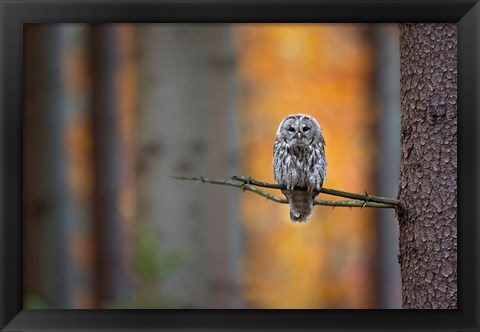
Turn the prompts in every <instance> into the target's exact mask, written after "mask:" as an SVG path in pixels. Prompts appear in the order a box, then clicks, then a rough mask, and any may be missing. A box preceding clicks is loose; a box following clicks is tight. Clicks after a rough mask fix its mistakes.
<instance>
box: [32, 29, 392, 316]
mask: <svg viewBox="0 0 480 332" xmlns="http://www.w3.org/2000/svg"><path fill="white" fill-rule="evenodd" d="M24 75H25V77H24V116H23V119H24V140H23V142H24V295H25V297H24V307H26V308H132V309H134V308H399V307H400V306H401V294H400V272H399V271H400V268H399V265H398V262H397V253H398V229H397V227H398V226H397V223H396V220H395V216H394V211H393V210H390V209H389V210H385V209H368V208H363V209H359V208H356V209H348V208H335V209H332V208H330V207H325V206H316V207H315V209H314V213H313V215H312V218H311V220H310V221H309V222H308V223H307V224H292V223H291V222H290V221H289V213H288V206H287V205H279V204H277V203H274V202H271V201H267V200H266V199H265V198H263V197H260V196H257V195H255V194H252V193H248V192H245V193H242V191H241V190H238V189H235V188H230V187H223V186H216V185H209V184H202V183H196V182H191V181H179V180H175V179H172V178H171V177H170V176H172V175H199V174H201V175H205V176H208V177H212V178H219V179H222V178H223V179H227V178H229V177H230V176H232V175H246V176H251V177H253V178H255V179H258V180H263V181H267V182H274V180H273V171H272V165H271V163H272V153H273V142H274V139H275V133H276V129H277V127H278V125H279V123H280V121H281V119H282V118H284V117H285V116H286V115H287V114H290V113H307V114H311V115H313V116H314V117H315V118H316V119H317V120H318V121H319V123H320V125H321V126H322V128H323V133H324V137H325V140H326V156H327V161H328V164H329V170H328V174H327V178H326V182H325V184H324V186H325V187H327V188H334V189H339V190H345V191H350V192H358V193H364V192H365V191H367V192H368V193H372V194H376V195H380V196H387V197H396V195H397V189H398V179H399V155H400V153H399V145H400V143H399V139H400V132H399V127H400V108H399V107H400V106H399V99H400V97H399V82H400V77H399V75H400V74H399V46H398V31H397V26H396V25H389V24H146V25H145V24H117V25H90V24H53V25H49V24H27V25H25V26H24ZM271 192H272V193H274V194H276V195H281V193H280V192H277V191H271ZM325 198H326V199H328V198H331V197H328V196H327V197H325Z"/></svg>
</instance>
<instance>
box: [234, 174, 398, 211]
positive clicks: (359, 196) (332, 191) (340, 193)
mask: <svg viewBox="0 0 480 332" xmlns="http://www.w3.org/2000/svg"><path fill="white" fill-rule="evenodd" d="M232 179H234V180H238V181H242V182H244V183H248V184H251V185H254V186H257V187H263V188H272V189H286V188H285V186H282V185H279V184H273V183H267V182H262V181H257V180H254V179H252V178H249V177H246V176H236V175H234V176H232ZM295 189H296V190H307V189H306V188H295ZM320 192H321V193H323V194H327V195H332V196H339V197H345V198H353V199H358V200H361V201H367V202H368V201H370V202H377V203H385V204H392V205H398V204H399V201H398V200H396V199H392V198H386V197H380V196H372V195H368V194H367V193H365V195H362V194H354V193H350V192H346V191H340V190H335V189H327V188H321V189H320Z"/></svg>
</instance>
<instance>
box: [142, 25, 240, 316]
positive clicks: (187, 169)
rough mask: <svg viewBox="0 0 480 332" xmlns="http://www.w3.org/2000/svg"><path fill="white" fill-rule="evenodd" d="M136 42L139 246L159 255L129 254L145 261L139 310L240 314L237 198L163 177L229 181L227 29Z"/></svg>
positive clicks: (169, 32) (173, 32)
mask: <svg viewBox="0 0 480 332" xmlns="http://www.w3.org/2000/svg"><path fill="white" fill-rule="evenodd" d="M138 35H139V77H140V79H139V114H138V165H137V176H138V188H137V195H138V196H137V202H138V206H137V211H138V212H137V220H138V222H139V223H140V231H139V234H138V238H137V241H138V243H145V241H143V239H144V238H146V236H147V234H148V233H150V234H153V236H154V239H155V240H154V243H155V246H156V248H155V250H156V254H157V256H158V257H150V258H148V257H145V254H146V252H148V250H147V251H141V250H139V251H137V253H140V254H141V253H142V252H143V253H144V254H143V256H141V257H136V260H137V261H138V262H142V261H145V264H143V265H142V266H143V268H142V270H141V274H140V275H139V280H138V289H137V294H138V299H137V300H138V305H139V306H140V307H149V306H158V305H164V306H167V307H168V306H175V307H178V306H180V307H198V308H208V307H217V308H226V307H233V306H238V305H239V297H238V289H237V288H236V287H237V286H236V285H237V284H238V282H237V280H236V278H237V276H238V275H239V273H238V266H237V264H238V262H239V261H240V257H239V256H240V249H239V247H240V245H241V243H240V234H241V232H240V230H239V227H240V226H239V224H240V223H239V220H238V207H237V204H238V195H239V193H237V192H236V191H235V190H230V191H229V190H228V189H227V190H226V189H225V188H219V187H217V186H204V185H200V184H199V185H195V184H193V185H192V184H191V183H186V182H181V181H180V182H179V181H176V180H174V179H171V178H170V176H171V175H178V174H206V175H210V176H213V177H219V178H222V177H228V176H230V175H233V174H235V173H236V172H237V169H238V162H239V161H238V151H237V150H238V140H237V131H238V121H237V118H236V114H237V112H236V109H235V106H236V97H237V86H236V83H235V79H236V73H235V69H236V66H235V62H236V61H235V55H234V54H235V53H234V50H233V41H232V40H231V39H232V36H231V32H230V28H229V27H226V26H224V25H221V26H220V25H219V26H217V25H207V26H205V25H203V24H202V25H166V24H160V25H144V26H141V27H140V28H139V31H138ZM142 230H143V231H142ZM152 241H153V240H152ZM156 258H157V259H156ZM153 261H156V262H153ZM146 263H150V264H157V265H158V266H156V267H155V266H154V267H152V266H150V268H147V265H146ZM158 271H162V273H159V272H158ZM147 281H148V282H147Z"/></svg>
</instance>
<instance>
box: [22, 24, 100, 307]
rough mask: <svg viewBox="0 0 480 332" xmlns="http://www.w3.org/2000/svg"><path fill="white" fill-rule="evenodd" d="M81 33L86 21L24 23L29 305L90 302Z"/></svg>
mask: <svg viewBox="0 0 480 332" xmlns="http://www.w3.org/2000/svg"><path fill="white" fill-rule="evenodd" d="M84 31H85V29H84V26H82V25H27V27H26V28H25V37H26V39H25V40H26V43H25V112H24V115H25V120H24V129H25V130H24V143H25V151H24V162H25V169H24V208H25V220H24V222H25V227H24V229H25V233H24V235H25V238H24V240H25V241H24V252H25V273H24V275H25V284H24V287H25V293H26V295H27V298H26V302H25V306H26V307H38V306H41V307H49V308H55V309H57V308H58V309H68V308H90V307H91V306H92V301H91V296H92V294H91V283H92V280H91V275H90V274H91V264H90V263H91V262H90V260H89V251H88V250H89V246H90V242H89V240H88V238H89V220H90V203H89V188H88V187H89V186H88V181H86V179H88V178H89V176H90V174H89V172H88V170H87V171H84V169H85V167H82V166H83V165H84V164H83V163H84V162H85V161H86V160H87V159H88V158H89V154H88V148H85V149H72V146H78V144H79V138H80V141H82V139H81V138H82V137H85V136H88V135H89V131H88V129H87V127H88V126H86V125H85V124H86V123H87V121H86V119H87V108H86V107H85V100H86V99H87V94H88V92H87V87H86V85H85V84H83V81H84V77H83V76H82V75H81V74H79V73H82V70H85V68H86V63H87V60H86V59H87V55H86V52H85V46H86V43H87V42H86V34H85V32H84ZM73 68H75V69H76V71H75V70H73ZM79 165H80V166H79ZM87 169H88V167H87ZM79 179H80V181H78V180H79ZM79 184H80V185H79Z"/></svg>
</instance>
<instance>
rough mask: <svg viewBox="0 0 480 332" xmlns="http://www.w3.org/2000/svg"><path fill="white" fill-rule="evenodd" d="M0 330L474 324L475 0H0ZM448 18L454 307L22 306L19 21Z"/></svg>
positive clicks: (479, 13)
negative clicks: (454, 55)
mask: <svg viewBox="0 0 480 332" xmlns="http://www.w3.org/2000/svg"><path fill="white" fill-rule="evenodd" d="M0 11H1V12H0V15H1V16H0V17H1V61H0V65H1V73H2V80H1V92H0V101H1V116H0V124H1V150H0V163H1V164H0V167H1V168H0V170H1V172H0V176H1V178H0V183H1V203H0V204H1V205H0V212H1V220H0V227H1V228H0V230H1V241H0V255H1V271H0V273H1V274H0V278H1V279H0V292H1V293H0V298H1V300H0V301H1V304H0V307H1V309H0V327H1V328H2V331H61V330H70V331H74V330H82V331H83V330H86V331H88V330H100V331H104V330H105V331H107V330H108V331H110V330H112V331H113V330H136V331H139V330H142V331H143V330H161V331H169V330H213V329H226V330H250V331H253V330H274V329H278V330H284V331H289V330H291V331H294V330H295V331H296V330H307V329H309V330H329V331H330V330H332V331H334V330H342V331H348V330H365V331H367V330H368V331H371V330H374V329H375V330H382V331H384V330H385V331H386V330H392V331H393V330H395V331H400V330H406V331H407V330H452V331H453V330H455V331H459V330H461V331H477V330H478V329H479V326H480V324H479V319H478V311H479V305H478V304H479V297H478V293H479V288H480V287H479V280H480V277H479V276H480V275H479V251H480V250H479V243H480V241H479V227H478V219H479V218H478V216H479V213H478V202H480V200H479V171H478V169H479V166H480V165H479V130H480V128H479V126H478V125H479V118H480V117H479V110H480V108H479V92H480V86H479V67H480V66H479V63H480V60H479V59H480V54H479V53H480V51H479V50H480V47H479V41H480V4H479V3H478V0H445V1H441V0H422V1H418V0H417V1H412V0H406V1H400V0H390V1H378V0H377V1H372V0H370V1H368V0H367V1H364V0H356V1H355V0H329V1H304V0H299V1H294V0H291V1H281V0H273V1H258V0H248V1H239V0H234V1H225V0H220V1H215V0H210V1H207V0H197V1H191V0H190V1H188V0H187V1H183V0H179V1H178V0H177V1H134V0H131V1H105V0H98V1H88V0H83V1H76V0H74V1H45V0H39V1H19V0H1V5H0ZM67 22H69V23H70V22H71V23H86V22H90V23H94V22H97V23H98V22H109V23H120V22H125V23H126V22H132V23H133V22H135V23H140V22H142V23H146V22H172V23H173V22H176V23H181V22H236V23H240V22H339V23H340V22H397V23H398V22H409V23H415V22H437V23H439V22H442V23H443V22H455V23H457V25H458V125H459V133H458V144H459V149H458V151H459V152H458V185H459V186H458V188H459V190H458V217H459V226H458V227H459V229H458V233H459V238H460V239H459V248H458V249H459V255H458V259H459V262H458V283H459V284H458V289H459V293H458V295H459V296H458V300H459V302H458V309H456V310H23V308H22V307H23V304H22V298H23V295H22V288H23V282H22V266H23V261H22V258H23V253H22V234H23V233H22V168H23V166H22V165H23V164H22V99H23V98H22V94H23V60H22V58H23V35H22V26H23V24H25V23H67Z"/></svg>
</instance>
